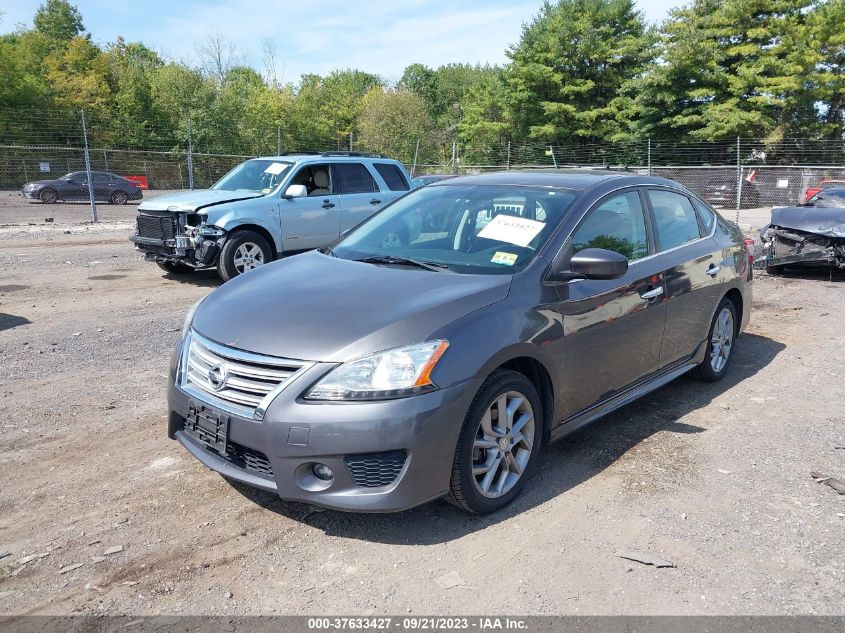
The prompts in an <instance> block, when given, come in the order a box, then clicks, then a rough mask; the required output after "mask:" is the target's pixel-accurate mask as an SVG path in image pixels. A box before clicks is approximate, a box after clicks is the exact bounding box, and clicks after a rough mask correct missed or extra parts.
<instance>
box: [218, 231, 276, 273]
mask: <svg viewBox="0 0 845 633" xmlns="http://www.w3.org/2000/svg"><path fill="white" fill-rule="evenodd" d="M271 261H273V250H272V249H271V248H270V244H269V243H268V242H267V240H266V239H264V238H263V237H262V236H261V235H260V234H258V233H256V232H255V231H247V230H244V231H237V232H236V233H233V234H232V235H230V236H229V239H228V240H226V243H225V244H224V245H223V248H222V249H221V251H220V259H219V260H218V262H217V273H218V274H219V275H220V278H221V279H222V280H223V281H229V280H230V279H231V278H232V277H237V276H238V275H242V274H243V273H245V272H248V271H250V270H253V269H255V268H258V267H259V266H263V265H264V264H269V263H270V262H271Z"/></svg>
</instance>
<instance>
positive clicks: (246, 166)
mask: <svg viewBox="0 0 845 633" xmlns="http://www.w3.org/2000/svg"><path fill="white" fill-rule="evenodd" d="M409 189H410V185H409V178H408V174H407V172H406V171H405V168H404V167H403V166H402V163H400V162H399V161H395V160H391V159H388V158H385V157H383V156H381V155H374V154H358V153H354V152H327V153H323V154H291V155H282V156H271V157H266V158H253V159H251V160H248V161H246V162H244V163H241V164H240V165H238V166H237V167H235V168H234V169H233V170H232V171H230V172H229V173H228V174H226V175H225V176H223V178H221V179H220V181H219V182H217V183H216V184H215V185H214V186H212V187H211V189H204V190H197V191H190V192H185V193H180V194H176V195H172V196H162V197H159V198H154V199H152V200H145V201H144V202H143V203H142V204H141V205H140V206H139V207H138V218H137V226H136V230H135V233H134V234H133V235H132V236H131V237H130V238H129V239H130V240H131V241H132V242H133V243H134V244H135V248H136V249H137V250H139V251H140V252H142V253H143V254H144V258H145V259H146V260H147V261H153V262H156V263H157V264H158V265H159V266H160V267H161V268H163V269H164V270H166V271H168V272H171V273H177V274H182V273H189V272H192V271H194V270H197V269H200V268H210V267H216V268H217V271H218V273H219V275H220V277H221V278H222V279H223V280H228V279H231V278H232V277H235V276H237V275H240V274H241V273H244V272H247V271H249V270H252V269H253V268H256V267H258V266H261V265H262V264H265V263H268V262H270V261H273V260H274V259H277V258H278V257H280V256H281V255H282V254H289V253H292V252H298V251H305V250H309V249H313V248H319V247H321V246H325V245H326V244H329V243H331V242H333V241H334V240H336V239H337V238H338V237H339V236H340V235H341V234H342V233H343V232H345V231H347V230H348V229H351V228H352V227H354V226H356V225H358V224H360V223H361V222H363V221H364V220H366V219H367V218H369V217H370V216H371V215H372V214H373V213H375V212H376V211H378V210H379V209H381V208H382V207H384V206H385V205H386V204H388V203H389V202H392V201H393V200H395V199H396V198H398V197H399V196H401V195H404V193H405V192H406V191H408V190H409ZM391 239H392V240H394V241H395V242H396V243H401V242H402V240H403V239H404V240H407V236H403V231H402V230H401V228H400V229H399V230H397V232H396V235H393V236H391Z"/></svg>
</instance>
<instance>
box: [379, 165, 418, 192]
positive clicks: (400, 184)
mask: <svg viewBox="0 0 845 633" xmlns="http://www.w3.org/2000/svg"><path fill="white" fill-rule="evenodd" d="M373 167H375V168H376V171H377V172H378V173H379V176H381V177H382V178H384V182H386V183H387V187H388V189H390V190H391V191H408V190H409V189H410V188H411V186H410V185H409V184H408V181H407V180H406V178H405V174H403V173H402V170H401V169H399V167H397V166H396V165H391V164H390V163H373Z"/></svg>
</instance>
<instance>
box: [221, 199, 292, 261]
mask: <svg viewBox="0 0 845 633" xmlns="http://www.w3.org/2000/svg"><path fill="white" fill-rule="evenodd" d="M259 201H263V202H262V204H261V206H260V207H257V206H256V203H257V202H259ZM245 203H251V204H245ZM273 204H275V202H274V203H273ZM266 207H267V201H266V200H264V199H263V198H257V199H255V200H244V201H242V202H241V203H240V204H238V205H236V206H227V207H225V208H222V209H213V210H212V209H209V212H208V214H207V215H206V219H205V224H206V225H208V226H216V227H217V228H220V229H223V230H224V231H225V232H226V233H231V232H232V231H234V230H236V229H238V228H240V227H242V226H245V225H250V224H251V225H254V226H260V227H261V228H262V229H264V230H265V231H267V233H269V234H270V236H271V237H272V238H273V243H274V245H275V247H276V252H277V253H281V252H282V231H281V228H280V226H279V217H278V211H277V209H275V208H273V209H267V208H266Z"/></svg>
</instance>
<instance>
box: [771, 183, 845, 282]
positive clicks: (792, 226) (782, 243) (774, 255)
mask: <svg viewBox="0 0 845 633" xmlns="http://www.w3.org/2000/svg"><path fill="white" fill-rule="evenodd" d="M760 239H761V240H762V242H763V255H764V257H763V262H764V264H763V265H764V266H765V267H766V272H768V273H769V274H777V273H779V272H780V271H781V270H783V268H784V267H786V266H831V267H835V268H845V187H831V188H826V189H823V190H821V191H819V192H818V193H816V194H815V195H814V196H812V197H811V198H810V199H809V200H808V201H807V202H805V203H804V204H802V205H800V206H797V207H778V208H774V209H772V221H771V223H770V224H769V225H768V226H767V227H765V228H764V229H763V230H762V231H761V232H760Z"/></svg>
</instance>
